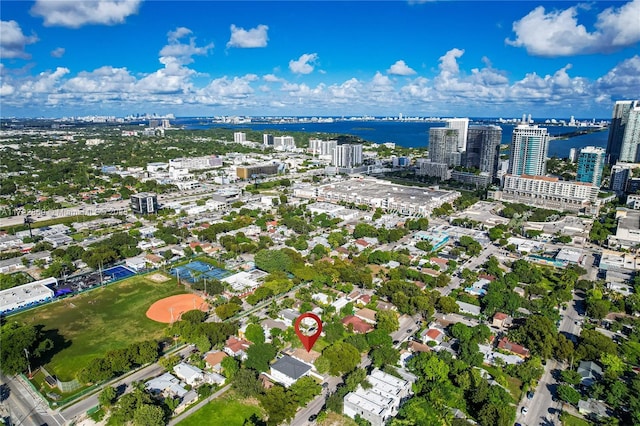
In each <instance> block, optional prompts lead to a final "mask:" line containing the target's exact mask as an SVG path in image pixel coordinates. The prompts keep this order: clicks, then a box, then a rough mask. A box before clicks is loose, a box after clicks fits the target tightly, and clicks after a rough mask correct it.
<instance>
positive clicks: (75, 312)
mask: <svg viewBox="0 0 640 426" xmlns="http://www.w3.org/2000/svg"><path fill="white" fill-rule="evenodd" d="M184 292H185V291H184V287H183V286H178V285H177V284H176V280H175V278H172V279H170V280H168V281H165V282H153V281H152V280H150V279H148V278H145V277H144V276H136V277H132V278H129V279H126V280H124V281H121V282H118V283H115V284H111V285H108V286H105V287H102V288H99V289H96V290H92V291H89V292H87V293H84V294H81V295H78V296H74V297H70V298H67V299H64V300H61V301H58V302H54V303H50V304H47V305H45V306H42V307H40V308H37V309H34V310H30V311H28V312H24V313H22V314H19V315H16V316H12V317H11V320H16V321H22V322H26V323H28V324H34V325H42V326H44V329H43V330H44V331H45V332H47V331H56V330H57V334H58V335H59V336H61V337H62V338H64V340H65V341H64V342H56V347H60V346H62V347H63V349H61V350H60V351H59V352H57V353H56V354H55V355H54V356H53V358H52V359H51V362H49V363H48V364H47V365H46V368H47V370H49V373H51V374H53V375H56V376H58V378H60V380H63V381H65V380H72V379H74V378H75V375H76V373H77V372H78V371H79V370H80V369H82V368H84V367H85V366H86V365H87V364H88V363H89V362H91V360H92V359H93V358H95V357H98V356H102V355H104V353H105V352H106V351H108V350H111V349H117V348H123V347H126V346H127V345H129V344H131V343H134V342H137V341H143V340H149V339H154V338H160V337H162V335H163V332H162V331H163V329H165V328H166V327H167V326H166V325H165V324H160V323H158V322H156V321H152V320H150V319H149V318H147V317H146V315H145V313H146V312H147V309H148V308H149V306H151V305H152V304H153V303H154V302H155V301H157V300H159V299H162V298H165V297H168V296H173V295H175V294H181V293H184Z"/></svg>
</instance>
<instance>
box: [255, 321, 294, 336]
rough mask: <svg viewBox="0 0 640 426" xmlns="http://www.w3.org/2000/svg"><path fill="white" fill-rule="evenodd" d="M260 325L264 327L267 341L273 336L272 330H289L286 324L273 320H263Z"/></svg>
mask: <svg viewBox="0 0 640 426" xmlns="http://www.w3.org/2000/svg"><path fill="white" fill-rule="evenodd" d="M260 325H261V326H262V329H263V330H264V335H265V336H266V338H267V339H269V336H271V330H273V329H274V328H277V329H278V330H281V331H283V332H284V331H286V330H287V328H289V327H288V326H287V324H285V323H284V322H282V321H277V320H272V319H271V318H267V319H265V320H263V321H262V322H261V323H260Z"/></svg>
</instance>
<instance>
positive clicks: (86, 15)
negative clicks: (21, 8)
mask: <svg viewBox="0 0 640 426" xmlns="http://www.w3.org/2000/svg"><path fill="white" fill-rule="evenodd" d="M140 3H141V0H55V1H50V0H36V3H35V4H34V5H33V7H32V8H31V14H32V15H35V16H41V17H42V18H44V25H45V26H51V27H53V26H60V27H67V28H80V27H82V26H84V25H116V24H122V23H123V22H124V21H125V19H126V18H127V17H128V16H129V15H133V14H135V13H137V12H138V8H139V7H140Z"/></svg>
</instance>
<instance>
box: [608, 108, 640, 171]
mask: <svg viewBox="0 0 640 426" xmlns="http://www.w3.org/2000/svg"><path fill="white" fill-rule="evenodd" d="M639 116H640V101H637V100H635V101H617V102H616V103H615V105H614V107H613V116H612V118H611V125H610V126H609V140H608V141H607V158H608V162H609V164H615V163H616V162H618V161H624V162H629V163H634V162H636V159H637V156H638V144H640V140H638V138H639V136H638V130H637V129H638V128H640V124H639V123H638V120H640V118H639ZM630 118H631V120H632V122H631V126H628V124H629V119H630ZM627 127H630V128H631V130H630V131H629V133H628V134H627Z"/></svg>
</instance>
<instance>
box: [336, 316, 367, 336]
mask: <svg viewBox="0 0 640 426" xmlns="http://www.w3.org/2000/svg"><path fill="white" fill-rule="evenodd" d="M342 324H344V326H345V327H347V328H349V325H351V326H353V332H354V333H358V334H365V333H368V332H370V331H373V326H372V325H371V324H369V323H367V322H365V321H364V320H362V319H360V318H358V317H356V316H355V315H347V316H346V317H344V318H342Z"/></svg>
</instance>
